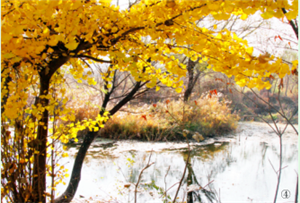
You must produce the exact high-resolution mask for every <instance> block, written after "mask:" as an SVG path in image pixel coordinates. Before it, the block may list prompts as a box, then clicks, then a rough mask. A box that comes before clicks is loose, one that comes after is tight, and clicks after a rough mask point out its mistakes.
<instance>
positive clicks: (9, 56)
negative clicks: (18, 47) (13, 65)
mask: <svg viewBox="0 0 300 203" xmlns="http://www.w3.org/2000/svg"><path fill="white" fill-rule="evenodd" d="M14 56H16V55H14V54H13V53H6V54H4V55H3V57H4V58H7V59H8V58H12V57H14Z"/></svg>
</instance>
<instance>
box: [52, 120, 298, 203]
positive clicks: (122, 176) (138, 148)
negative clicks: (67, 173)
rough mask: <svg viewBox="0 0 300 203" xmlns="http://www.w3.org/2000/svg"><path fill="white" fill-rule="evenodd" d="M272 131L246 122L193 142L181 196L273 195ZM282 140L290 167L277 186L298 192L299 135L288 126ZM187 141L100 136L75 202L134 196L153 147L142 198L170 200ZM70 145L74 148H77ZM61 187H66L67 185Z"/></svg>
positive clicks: (275, 156)
mask: <svg viewBox="0 0 300 203" xmlns="http://www.w3.org/2000/svg"><path fill="white" fill-rule="evenodd" d="M269 131H270V130H269V128H268V126H266V125H264V124H261V123H243V124H241V125H240V127H239V129H238V133H236V135H234V136H231V138H228V137H225V138H218V140H217V141H216V140H208V141H207V143H208V144H207V143H206V144H204V143H201V144H197V145H195V144H192V145H191V146H192V151H191V154H190V158H189V164H188V165H187V171H186V175H185V179H184V182H183V186H182V188H181V190H180V191H179V195H178V197H179V199H178V201H182V200H184V201H187V202H219V199H220V200H221V201H222V202H250V201H253V202H258V201H260V202H271V201H273V198H274V192H275V187H276V174H275V172H274V170H273V168H272V165H273V166H274V168H275V169H278V164H279V144H278V138H277V137H276V135H275V134H274V133H270V132H269ZM229 137H230V136H229ZM283 140H284V141H283V166H287V167H286V168H284V169H283V171H282V179H281V180H282V181H281V186H280V189H279V191H281V190H282V189H289V191H290V192H291V197H294V195H295V187H296V173H295V172H294V170H296V171H298V164H297V163H298V149H297V136H296V135H295V134H293V133H292V132H291V131H288V132H287V134H286V135H285V137H284V139H283ZM209 143H210V144H209ZM186 146H187V145H186V143H162V142H160V143H149V142H137V141H133V142H130V141H121V142H116V143H114V144H112V145H111V146H110V147H109V148H106V149H103V148H102V147H100V145H99V142H98V145H95V146H94V147H93V148H92V149H90V150H89V152H88V155H87V157H86V159H85V163H84V166H83V171H82V177H81V183H80V184H79V187H78V190H77V193H76V199H75V200H74V202H76V201H77V202H80V201H79V195H83V196H85V197H86V198H89V197H92V199H93V200H107V201H108V200H110V201H112V200H113V201H114V202H134V199H133V198H134V184H135V183H136V182H137V180H138V176H139V174H140V172H141V169H142V168H144V167H145V165H146V164H147V162H148V158H149V155H150V154H151V153H152V155H151V162H155V164H154V165H152V166H151V167H149V168H148V169H147V170H145V171H144V173H143V175H142V181H141V183H140V185H139V188H138V191H139V192H138V196H137V197H138V202H149V203H150V202H164V200H166V199H168V197H169V199H168V201H171V199H173V197H174V195H175V193H176V190H177V185H178V184H177V185H176V183H178V182H179V181H180V179H181V177H182V174H183V171H184V168H185V162H186V159H187V154H188V151H187V148H186ZM152 150H153V151H152ZM69 151H70V152H71V153H74V152H76V148H70V149H69ZM151 151H152V152H151ZM64 161H68V162H69V163H68V164H67V165H66V167H67V168H70V169H71V168H72V164H73V161H74V157H72V156H71V157H70V158H69V159H68V160H64ZM168 169H169V170H168ZM173 185H175V186H174V187H172V186H173ZM170 187H172V188H171V189H169V188H170ZM200 187H201V188H202V189H201V188H200ZM203 188H204V189H203ZM57 189H58V191H63V189H64V186H59V187H58V188H57ZM166 191H167V192H166ZM165 192H166V193H165ZM280 198H281V197H279V200H281V199H280ZM282 200H283V199H282ZM291 200H292V199H291Z"/></svg>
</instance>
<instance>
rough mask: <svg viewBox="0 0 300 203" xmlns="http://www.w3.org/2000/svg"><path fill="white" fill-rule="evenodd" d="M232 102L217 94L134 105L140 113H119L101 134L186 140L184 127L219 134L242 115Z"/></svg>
mask: <svg viewBox="0 0 300 203" xmlns="http://www.w3.org/2000/svg"><path fill="white" fill-rule="evenodd" d="M229 104H230V103H229V102H228V101H226V100H225V99H223V98H222V97H221V94H220V93H219V94H217V95H205V96H204V95H203V96H201V97H200V98H199V99H197V100H194V101H190V102H187V103H184V102H183V101H169V100H166V101H165V102H161V103H157V104H154V105H150V106H147V107H145V106H143V107H142V108H140V109H139V108H137V107H136V108H134V107H132V108H131V110H130V111H135V112H138V111H140V112H143V113H137V114H135V115H134V114H129V113H126V114H122V115H121V114H117V115H115V116H114V117H112V118H111V119H110V120H109V121H108V122H107V123H106V125H105V127H104V129H102V131H101V136H104V137H107V138H113V139H141V140H148V141H150V140H154V141H158V140H182V139H185V138H184V136H183V134H182V131H183V129H186V130H189V131H190V132H192V133H190V135H189V137H191V135H192V134H193V133H194V132H198V133H200V134H202V135H203V136H204V137H205V136H218V135H223V134H226V133H229V132H231V131H232V130H235V129H236V127H237V121H238V116H237V115H235V114H232V113H231V110H230V108H229Z"/></svg>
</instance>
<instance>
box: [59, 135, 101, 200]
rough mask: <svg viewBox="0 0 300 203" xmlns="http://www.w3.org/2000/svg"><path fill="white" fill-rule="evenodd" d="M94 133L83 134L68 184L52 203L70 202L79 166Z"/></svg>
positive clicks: (75, 187)
mask: <svg viewBox="0 0 300 203" xmlns="http://www.w3.org/2000/svg"><path fill="white" fill-rule="evenodd" d="M96 135H97V132H88V134H87V135H86V136H85V138H84V141H83V143H82V144H81V146H80V149H79V151H78V154H77V156H76V159H75V162H74V166H73V170H72V175H71V179H70V182H69V185H68V187H67V189H66V190H65V192H64V193H63V194H62V195H61V196H60V197H58V198H57V199H55V200H54V203H63V202H71V200H72V199H73V197H74V195H75V193H76V190H77V187H78V184H79V181H80V178H81V168H82V164H83V161H84V157H85V155H86V153H87V151H88V149H89V147H90V145H91V144H92V142H93V140H94V139H95V137H96Z"/></svg>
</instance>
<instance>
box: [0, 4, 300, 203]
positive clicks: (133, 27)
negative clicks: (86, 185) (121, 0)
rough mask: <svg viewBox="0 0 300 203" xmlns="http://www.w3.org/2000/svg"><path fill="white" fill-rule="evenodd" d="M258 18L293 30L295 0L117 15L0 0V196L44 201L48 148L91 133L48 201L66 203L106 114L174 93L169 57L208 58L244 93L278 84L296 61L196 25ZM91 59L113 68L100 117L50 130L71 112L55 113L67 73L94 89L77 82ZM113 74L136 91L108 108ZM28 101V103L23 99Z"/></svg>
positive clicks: (140, 9) (138, 9) (178, 72)
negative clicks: (163, 90) (61, 188)
mask: <svg viewBox="0 0 300 203" xmlns="http://www.w3.org/2000/svg"><path fill="white" fill-rule="evenodd" d="M255 12H261V16H262V17H263V18H266V19H267V18H272V17H276V18H284V17H286V18H287V19H288V20H289V21H290V23H291V25H292V24H294V25H295V23H294V21H293V20H294V19H295V18H296V17H297V15H298V2H297V1H288V0H255V1H245V0H235V1H232V0H214V1H211V0H189V1H184V0H141V1H139V2H136V3H135V4H133V5H131V6H130V8H128V9H120V8H119V7H118V6H115V5H113V4H111V3H110V1H108V0H60V1H45V0H31V1H27V0H2V1H1V20H2V24H1V30H2V32H1V46H2V49H1V79H2V81H1V92H2V94H1V102H2V103H1V110H2V111H1V116H2V117H1V119H2V127H1V129H2V131H1V144H2V146H4V147H3V148H2V150H1V161H2V177H1V183H2V188H1V194H2V195H1V196H2V197H3V196H4V197H7V198H8V199H10V201H12V202H46V196H47V195H49V194H47V193H46V175H47V174H50V175H52V176H54V174H53V173H51V171H52V172H53V170H52V168H51V167H53V166H51V165H49V164H47V157H48V156H49V155H48V154H49V152H50V151H51V150H53V145H54V143H55V142H57V141H61V142H67V140H68V139H70V138H75V137H76V133H77V131H78V130H81V129H84V128H85V127H87V126H88V127H89V128H90V132H89V133H88V134H87V135H86V136H85V138H84V142H83V144H82V145H81V147H80V150H79V152H78V154H77V157H76V160H75V163H74V167H73V171H72V175H71V181H70V183H69V185H68V188H67V190H66V191H65V192H64V193H63V194H62V195H61V196H60V197H58V198H57V199H56V200H55V202H70V201H71V200H72V198H73V197H74V194H75V192H76V189H77V186H78V184H79V181H80V173H81V166H82V163H83V159H84V157H85V154H86V152H87V150H88V148H89V146H90V144H91V143H92V141H93V139H94V138H95V136H96V131H97V130H98V129H99V128H101V127H103V125H104V124H105V122H106V121H107V119H108V116H109V115H113V114H114V113H115V112H116V111H118V110H119V109H120V108H121V107H122V106H123V105H124V104H126V103H127V102H128V101H129V100H130V99H132V98H133V97H134V95H135V94H136V93H137V91H138V90H139V89H140V88H141V87H143V86H146V87H147V88H153V87H155V86H156V85H157V83H158V82H161V83H162V84H164V85H167V86H171V87H173V88H175V89H176V91H178V92H180V91H181V88H182V82H181V78H182V77H184V76H185V75H186V66H185V65H184V64H181V63H180V62H179V61H178V59H175V58H174V56H172V55H174V54H184V55H185V56H187V57H188V58H190V59H191V60H194V61H196V60H198V59H199V60H200V62H201V61H207V63H208V67H209V68H213V69H214V70H215V71H219V72H222V73H225V74H226V75H228V76H234V78H235V81H236V82H237V83H238V84H239V85H241V86H246V85H247V86H248V87H250V88H253V87H257V88H259V89H262V88H270V84H269V82H268V80H267V79H268V78H269V77H270V75H271V74H278V75H279V77H281V78H282V77H284V76H285V75H286V74H290V73H291V71H294V70H295V69H297V63H298V62H297V61H295V62H294V63H293V64H294V65H293V67H291V68H290V67H289V66H288V65H287V64H284V63H283V62H282V60H281V59H280V58H275V57H274V56H271V55H269V54H264V55H260V56H258V57H254V56H253V55H252V52H253V49H252V48H251V47H248V45H247V41H245V40H243V39H241V38H239V37H237V35H236V34H235V33H233V32H230V31H229V30H227V29H223V30H220V31H218V32H216V31H213V30H208V29H207V28H205V27H198V26H197V25H196V21H197V20H199V19H200V18H201V17H204V16H207V15H211V16H212V17H213V18H214V19H216V20H226V19H228V18H229V17H230V16H231V15H236V16H240V18H241V19H246V18H247V17H248V15H251V14H254V13H255ZM145 39H147V40H145ZM91 61H94V62H97V63H109V64H110V66H109V73H110V74H104V75H103V80H105V81H106V82H105V83H104V84H105V87H104V89H106V98H107V100H105V99H104V101H103V104H102V109H101V110H100V111H99V116H98V117H97V119H96V120H94V121H92V120H84V121H81V122H78V123H76V124H75V125H74V124H70V125H67V126H54V127H53V128H52V127H51V129H53V130H51V131H50V126H49V123H51V121H53V119H56V118H58V119H63V120H71V121H72V120H74V115H73V114H72V109H66V108H57V107H58V101H61V100H62V101H63V103H65V102H66V101H67V99H66V98H65V89H64V87H63V84H64V80H63V74H64V69H65V68H67V67H68V68H69V69H70V72H71V73H72V74H73V75H74V77H75V78H77V79H83V80H87V81H88V82H89V83H90V84H93V83H94V80H93V78H89V77H86V76H84V75H83V72H84V69H85V68H87V67H88V64H89V63H90V62H91ZM152 62H160V63H162V64H163V67H160V68H159V67H156V66H154V65H153V64H154V63H152ZM115 70H118V71H127V72H129V73H130V74H131V75H132V77H133V78H134V79H135V81H136V84H135V86H134V87H133V89H132V90H131V91H130V92H129V93H128V95H127V96H126V97H125V98H123V99H122V100H121V101H120V102H119V103H118V104H117V105H116V106H115V107H114V108H113V109H110V110H107V109H106V106H107V101H108V99H109V96H110V94H109V92H110V91H111V90H112V89H113V88H114V85H113V84H112V80H113V77H114V72H115ZM29 95H31V96H32V95H33V96H34V97H35V102H32V103H29V102H28V98H29ZM49 119H50V120H49ZM54 186H55V185H54ZM51 197H52V200H53V195H51Z"/></svg>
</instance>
